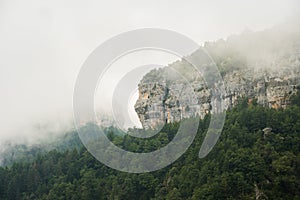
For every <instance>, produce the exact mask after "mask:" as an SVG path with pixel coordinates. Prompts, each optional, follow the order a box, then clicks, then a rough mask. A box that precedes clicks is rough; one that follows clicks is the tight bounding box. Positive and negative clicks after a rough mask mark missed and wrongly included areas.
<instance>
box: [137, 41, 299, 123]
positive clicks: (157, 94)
mask: <svg viewBox="0 0 300 200" xmlns="http://www.w3.org/2000/svg"><path fill="white" fill-rule="evenodd" d="M238 56H240V55H239V54H238ZM226 59H227V60H226ZM234 59H236V58H229V59H228V58H221V59H219V62H217V65H218V67H219V68H220V71H221V74H222V77H223V81H224V84H225V88H226V92H225V94H222V96H220V98H223V103H224V105H222V107H223V108H231V107H233V106H235V105H236V104H237V100H238V99H239V98H241V97H248V99H249V103H251V101H253V100H254V99H255V100H256V101H257V103H258V104H261V105H263V106H266V107H270V108H275V109H278V108H286V106H288V105H289V103H290V97H291V96H292V95H293V94H295V93H296V91H297V87H299V84H300V45H299V44H297V45H294V46H293V48H291V49H289V51H286V52H285V54H283V56H280V57H279V56H278V57H276V59H274V60H273V62H272V63H270V62H263V61H257V62H255V66H253V63H246V64H243V63H241V62H239V63H238V64H235V63H236V62H231V63H230V62H229V64H228V60H234ZM224 60H225V61H226V62H227V65H228V66H229V67H227V68H226V69H225V70H224V69H222V65H224V62H225V61H224ZM188 65H189V64H188V63H187V62H186V61H184V60H182V61H177V62H175V63H173V64H171V65H169V66H167V67H165V68H163V69H158V70H152V71H151V72H149V73H148V74H146V76H144V78H143V79H142V80H141V82H140V84H139V98H138V100H137V102H136V104H135V110H136V112H137V114H138V116H139V118H140V121H141V123H142V125H143V126H144V128H154V127H155V126H157V125H158V124H163V123H170V122H174V121H179V120H180V119H183V118H189V117H192V116H197V115H198V116H199V117H201V118H203V117H204V116H205V115H206V114H207V113H209V112H213V110H212V108H214V106H215V105H214V100H212V93H213V92H215V91H213V90H216V88H207V87H206V84H205V81H204V80H203V78H202V77H201V75H199V73H197V72H196V71H195V70H194V69H193V67H191V66H188ZM236 66H239V67H236ZM222 70H223V71H222ZM180 74H181V75H183V76H184V77H185V78H182V77H181V76H180ZM218 84H219V83H217V84H216V85H218Z"/></svg>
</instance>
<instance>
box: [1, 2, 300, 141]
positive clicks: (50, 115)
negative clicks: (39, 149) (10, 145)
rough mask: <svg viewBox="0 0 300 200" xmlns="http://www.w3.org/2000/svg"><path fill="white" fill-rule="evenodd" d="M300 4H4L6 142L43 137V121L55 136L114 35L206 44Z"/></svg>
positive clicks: (269, 21) (271, 20) (272, 20)
mask: <svg viewBox="0 0 300 200" xmlns="http://www.w3.org/2000/svg"><path fill="white" fill-rule="evenodd" d="M298 2H299V1H297V0H284V1H283V0H268V1H263V0H248V1H240V0H229V1H221V0H220V1H216V0H207V1H199V0H195V1H193V0H190V1H177V0H161V1H142V0H133V1H122V0H120V1H112V0H110V1H78V0H65V1H63V0H51V1H50V0H49V1H40V0H26V1H23V0H0V112H1V115H0V140H2V141H3V140H4V139H6V138H8V137H14V136H18V137H19V136H26V137H27V136H29V137H36V135H34V136H33V135H32V134H31V133H32V132H33V130H32V127H33V126H34V127H35V129H39V126H38V124H41V125H45V124H49V127H50V129H53V130H54V131H55V130H58V129H60V128H61V127H65V125H67V124H68V122H71V121H72V118H71V117H72V92H73V85H74V83H75V79H76V76H77V73H78V71H79V69H80V67H81V65H82V63H83V62H84V60H85V59H86V58H87V57H88V55H89V54H90V53H91V52H92V51H93V50H94V49H95V48H96V47H97V46H98V45H99V44H101V43H102V42H104V41H105V40H107V39H109V38H110V37H112V36H114V35H117V34H119V33H122V32H125V31H129V30H133V29H137V28H144V27H155V28H164V29H170V30H173V31H177V32H179V33H182V34H184V35H186V36H188V37H190V38H191V39H193V40H194V41H196V42H198V43H199V44H202V43H203V42H204V41H213V40H217V39H219V38H226V37H227V36H229V35H230V34H237V33H240V32H242V31H243V30H245V29H251V30H253V31H257V30H263V29H265V28H268V27H271V26H272V25H274V24H277V23H280V22H283V21H284V20H285V19H286V18H287V17H289V16H291V15H293V14H295V13H296V12H297V10H296V9H298V7H300V6H299V3H298ZM127 62H128V60H127ZM165 62H168V58H166V59H162V63H161V64H166V63H165ZM127 64H128V63H127ZM129 64H130V63H129ZM37 134H39V133H38V132H37Z"/></svg>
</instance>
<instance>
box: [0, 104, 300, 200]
mask: <svg viewBox="0 0 300 200" xmlns="http://www.w3.org/2000/svg"><path fill="white" fill-rule="evenodd" d="M298 101H299V98H298V99H297V98H294V99H293V103H294V105H293V106H290V107H289V108H288V109H286V110H274V109H267V108H263V107H260V106H258V105H253V104H252V105H248V104H247V101H246V100H241V102H240V104H239V105H238V106H236V107H235V108H234V109H232V110H230V111H228V112H227V119H226V122H225V126H224V130H223V132H222V135H221V137H220V139H219V141H218V143H217V144H216V146H215V147H214V149H213V150H212V151H211V152H210V154H209V155H208V156H207V157H205V158H203V159H199V158H198V152H199V149H200V146H201V142H202V140H203V138H204V136H205V133H206V128H207V126H208V124H209V117H206V118H205V119H203V120H200V122H199V123H200V126H199V130H198V134H197V136H196V139H195V141H194V142H193V144H192V146H191V147H190V148H189V149H188V150H187V152H186V153H185V154H184V155H183V156H182V157H181V158H180V159H179V160H177V161H176V162H175V163H173V164H172V165H170V166H168V167H166V168H164V169H161V170H158V171H156V172H151V173H144V174H130V173H123V172H118V171H116V170H113V169H110V168H108V167H106V166H104V165H103V164H101V163H100V162H98V161H97V160H96V159H94V158H93V157H92V156H91V155H90V154H89V153H88V152H87V151H86V149H85V148H81V149H80V150H76V149H74V150H67V151H64V152H60V151H57V150H53V151H50V152H49V153H46V154H39V155H37V156H36V158H35V160H34V162H30V163H29V162H17V163H15V164H13V165H12V166H11V167H6V168H0V199H14V200H15V199H51V200H52V199H74V200H75V199H176V200H177V199H294V200H296V199H300V107H299V106H298V105H299V102H298ZM266 127H271V128H272V132H271V133H270V134H264V132H263V131H262V130H263V129H264V128H266ZM177 128H178V123H174V124H167V125H166V126H165V127H164V128H163V129H162V131H161V133H160V134H158V136H156V137H154V138H152V139H148V140H142V139H134V138H132V137H130V136H122V135H120V134H117V135H116V134H114V131H110V132H109V133H108V137H109V138H110V139H111V140H112V141H113V142H114V143H116V144H117V145H118V146H121V147H122V148H124V149H129V150H131V151H136V152H148V151H152V150H154V149H155V148H157V147H160V146H163V145H166V144H167V143H168V142H169V140H171V139H172V138H173V136H174V134H176V131H177ZM112 130H113V129H112Z"/></svg>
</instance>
